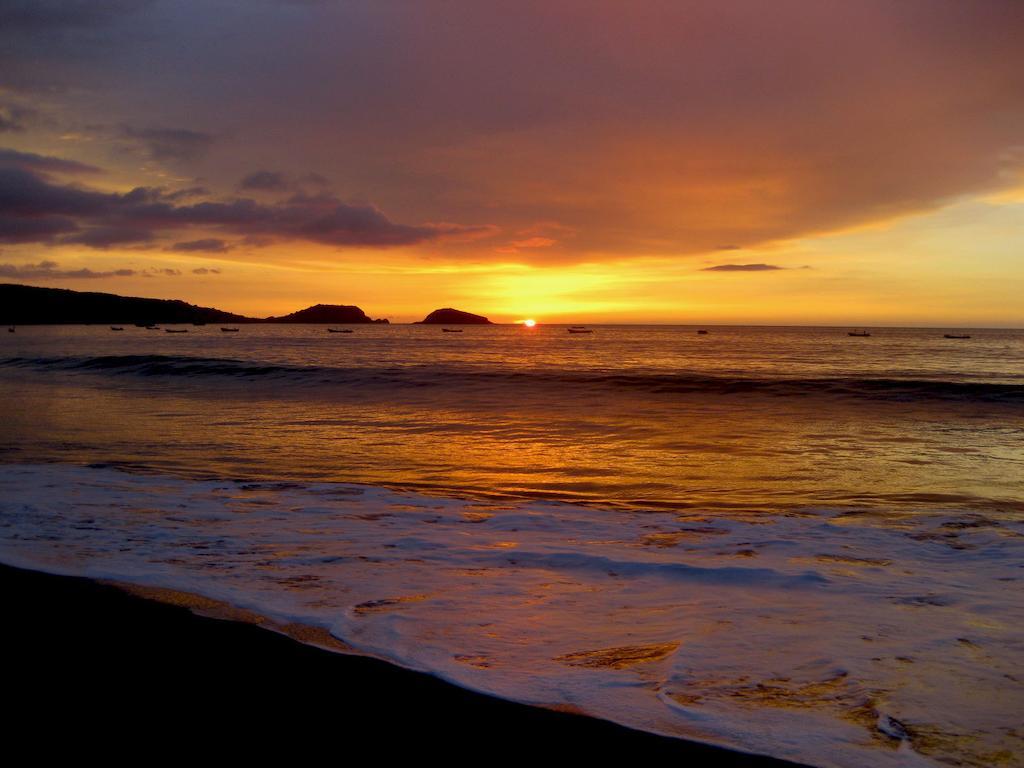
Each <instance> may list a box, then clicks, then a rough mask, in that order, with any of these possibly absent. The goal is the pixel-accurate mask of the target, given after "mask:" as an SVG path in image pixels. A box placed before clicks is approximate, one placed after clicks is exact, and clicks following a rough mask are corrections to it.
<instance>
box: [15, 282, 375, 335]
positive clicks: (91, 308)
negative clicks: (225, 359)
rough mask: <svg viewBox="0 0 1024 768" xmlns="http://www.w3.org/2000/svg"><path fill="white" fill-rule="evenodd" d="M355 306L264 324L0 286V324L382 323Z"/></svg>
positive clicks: (174, 305)
mask: <svg viewBox="0 0 1024 768" xmlns="http://www.w3.org/2000/svg"><path fill="white" fill-rule="evenodd" d="M386 322H388V321H387V320H373V319H371V318H369V317H367V316H366V314H365V313H364V312H363V310H361V309H360V308H359V307H352V306H344V305H332V304H317V305H316V306H313V307H309V308H308V309H303V310H300V311H298V312H293V313H292V314H290V315H284V316H282V317H268V318H266V319H261V318H256V317H246V316H244V315H236V314H234V313H232V312H224V311H223V310H220V309H214V308H212V307H199V306H196V305H194V304H188V303H186V302H184V301H180V300H178V299H143V298H138V297H133V296H118V295H116V294H113V293H92V292H85V291H72V290H69V289H67V288H40V287H36V286H31V285H16V284H13V283H4V284H0V323H2V324H4V325H64V324H89V323H96V324H99V325H105V324H108V323H109V324H112V325H128V324H134V323H145V324H157V323H163V324H168V325H170V324H174V323H231V324H233V325H235V324H240V323H386Z"/></svg>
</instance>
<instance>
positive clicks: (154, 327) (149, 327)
mask: <svg viewBox="0 0 1024 768" xmlns="http://www.w3.org/2000/svg"><path fill="white" fill-rule="evenodd" d="M146 330H147V331H159V330H160V326H159V325H147V326H146Z"/></svg>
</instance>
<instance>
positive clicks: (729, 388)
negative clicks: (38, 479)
mask: <svg viewBox="0 0 1024 768" xmlns="http://www.w3.org/2000/svg"><path fill="white" fill-rule="evenodd" d="M0 368H29V369H35V370H56V371H71V372H76V371H77V372H89V373H100V374H120V375H134V376H153V377H158V376H167V377H170V376H181V377H190V378H202V377H211V378H216V377H222V378H235V379H275V380H280V379H283V380H287V381H288V382H290V383H292V384H299V385H301V384H309V385H323V384H335V385H341V386H344V385H351V386H359V385H364V386H370V385H372V386H373V387H378V388H387V387H396V388H402V387H446V388H456V387H473V386H501V385H508V386H517V385H518V386H530V385H537V386H545V385H556V386H558V387H560V388H561V387H563V386H566V385H569V386H577V387H598V388H601V387H610V388H625V389H638V390H643V391H648V392H652V393H659V394H707V395H735V394H761V395H766V396H771V397H821V396H834V397H851V398H868V399H883V400H898V401H915V400H957V401H980V402H997V403H1009V404H1022V405H1024V384H1007V383H993V382H978V381H948V380H947V381H944V380H937V379H913V378H891V377H878V378H872V377H842V376H837V377H813V378H807V377H803V378H799V377H756V376H728V375H721V376H713V375H707V374H697V373H689V372H678V373H675V372H663V371H660V372H619V371H609V370H593V369H591V370H587V369H542V370H541V369H525V370H524V369H515V370H499V369H495V368H485V367H475V366H461V367H460V366H451V365H448V366H445V365H409V366H388V367H372V366H350V367H337V366H316V365H294V364H287V363H260V362H256V361H246V360H233V359H227V358H208V357H192V356H178V355H101V356H68V357H9V358H3V359H0Z"/></svg>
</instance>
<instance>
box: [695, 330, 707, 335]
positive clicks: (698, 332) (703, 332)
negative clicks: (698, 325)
mask: <svg viewBox="0 0 1024 768" xmlns="http://www.w3.org/2000/svg"><path fill="white" fill-rule="evenodd" d="M697 335H698V336H707V335H708V332H707V331H705V330H704V329H701V330H699V331H697Z"/></svg>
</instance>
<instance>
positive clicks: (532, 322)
mask: <svg viewBox="0 0 1024 768" xmlns="http://www.w3.org/2000/svg"><path fill="white" fill-rule="evenodd" d="M536 324H537V321H536V320H534V319H533V318H532V317H531V318H530V319H528V320H523V325H525V326H526V327H527V328H533V326H535V325H536Z"/></svg>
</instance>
